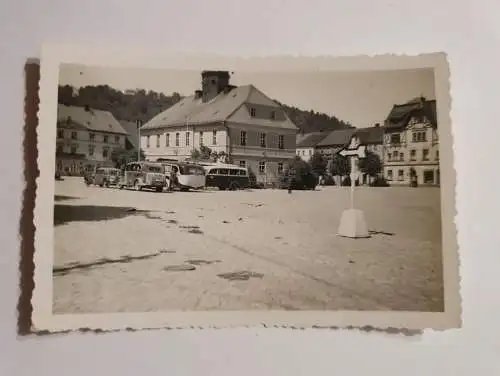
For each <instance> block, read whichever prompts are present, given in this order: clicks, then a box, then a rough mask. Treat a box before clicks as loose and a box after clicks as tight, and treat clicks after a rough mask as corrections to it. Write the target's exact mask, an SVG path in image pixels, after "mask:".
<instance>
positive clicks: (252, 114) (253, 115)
mask: <svg viewBox="0 0 500 376" xmlns="http://www.w3.org/2000/svg"><path fill="white" fill-rule="evenodd" d="M255 114H256V111H255V108H253V107H252V108H251V109H250V116H251V117H255Z"/></svg>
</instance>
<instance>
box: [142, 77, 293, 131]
mask: <svg viewBox="0 0 500 376" xmlns="http://www.w3.org/2000/svg"><path fill="white" fill-rule="evenodd" d="M246 104H247V105H252V104H255V105H257V106H262V105H264V106H272V107H276V108H277V109H281V106H279V105H278V104H277V103H276V102H274V101H273V100H271V99H270V98H269V97H267V96H266V95H265V94H264V93H262V92H261V91H260V90H258V89H257V88H256V87H254V86H253V85H245V86H238V87H235V88H233V89H232V90H231V91H229V92H221V93H220V94H218V95H217V96H216V97H215V98H213V99H212V100H210V101H208V102H206V103H203V101H202V98H197V97H196V96H195V95H192V96H189V97H186V98H184V99H182V100H181V101H179V102H177V103H176V104H174V105H173V106H172V107H170V108H168V109H167V110H165V111H163V112H162V113H160V114H158V115H156V116H155V117H154V118H152V119H151V120H150V121H149V122H147V123H146V124H144V126H142V127H141V130H148V129H161V128H168V127H173V126H179V125H181V126H182V125H186V124H188V125H197V124H207V123H215V122H222V121H232V122H236V123H238V122H244V123H245V124H255V125H264V126H272V127H279V128H288V129H297V127H296V126H295V124H293V122H292V121H291V120H290V119H289V118H288V117H287V116H286V115H284V117H283V119H278V120H271V119H261V118H251V117H250V116H248V114H247V112H248V108H244V107H246V106H244V105H246Z"/></svg>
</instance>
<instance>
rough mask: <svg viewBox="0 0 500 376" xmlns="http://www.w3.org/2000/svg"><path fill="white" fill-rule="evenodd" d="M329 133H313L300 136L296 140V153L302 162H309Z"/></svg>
mask: <svg viewBox="0 0 500 376" xmlns="http://www.w3.org/2000/svg"><path fill="white" fill-rule="evenodd" d="M328 134H329V132H327V131H325V132H312V133H305V134H298V135H297V139H296V143H297V146H296V153H297V156H298V157H300V158H301V159H302V160H304V161H306V162H309V160H310V159H311V157H312V156H313V155H314V153H315V152H316V146H317V145H318V143H320V142H321V141H323V140H324V139H325V138H326V136H328Z"/></svg>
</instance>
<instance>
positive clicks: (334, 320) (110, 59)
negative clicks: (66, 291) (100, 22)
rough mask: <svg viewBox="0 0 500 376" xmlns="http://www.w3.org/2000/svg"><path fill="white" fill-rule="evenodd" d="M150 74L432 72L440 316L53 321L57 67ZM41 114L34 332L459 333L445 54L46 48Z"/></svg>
mask: <svg viewBox="0 0 500 376" xmlns="http://www.w3.org/2000/svg"><path fill="white" fill-rule="evenodd" d="M61 63H73V64H82V65H94V66H103V65H105V66H113V67H130V68H132V67H135V68H139V67H140V68H153V69H186V70H188V69H189V70H191V69H192V70H202V69H228V70H235V71H262V72H264V71H267V72H272V71H282V72H283V71H290V72H291V71H367V70H396V69H415V68H434V72H435V85H436V100H437V111H438V122H439V133H440V165H441V166H440V170H441V182H442V184H441V210H442V231H443V278H444V290H445V291H444V292H445V294H444V295H445V299H444V303H445V312H440V313H430V312H397V311H387V312H383V311H379V312H371V311H370V312H368V311H168V312H155V313H112V314H111V313H110V314H84V315H71V314H64V315H53V313H52V300H53V296H52V295H53V292H52V266H53V250H54V226H53V215H54V184H55V183H54V172H55V154H54V150H55V147H56V145H55V139H56V137H55V136H56V123H57V86H58V80H59V65H60V64H61ZM40 77H41V78H40V110H39V113H38V118H39V126H38V130H37V134H38V151H39V153H38V168H39V170H40V176H39V178H38V179H37V196H36V201H35V211H34V221H35V226H36V233H35V254H34V264H35V271H34V282H35V289H34V291H33V298H32V306H33V315H32V322H33V331H49V332H58V331H66V330H76V329H91V330H98V329H100V330H119V329H145V328H193V327H235V326H260V325H265V326H286V327H294V328H308V327H339V328H343V327H366V326H370V327H375V328H380V329H387V328H396V329H410V330H415V329H416V330H419V329H427V328H429V329H437V330H442V329H448V328H458V327H460V326H461V300H460V293H459V288H460V277H459V273H458V270H459V268H458V267H459V257H458V244H457V232H456V226H455V214H456V210H455V184H456V177H455V169H454V158H453V139H452V131H451V121H450V106H451V97H450V87H449V68H448V63H447V59H446V54H444V53H432V54H421V55H418V56H409V55H398V56H396V55H380V56H373V57H371V56H356V57H336V58H333V57H326V56H325V57H292V56H276V57H251V58H245V57H229V56H214V55H188V54H174V53H162V52H159V51H146V50H143V49H141V48H131V47H130V46H129V47H126V48H125V47H124V48H120V47H105V48H97V47H96V46H81V45H47V46H44V48H43V49H42V54H41V72H40Z"/></svg>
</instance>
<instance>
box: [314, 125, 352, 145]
mask: <svg viewBox="0 0 500 376" xmlns="http://www.w3.org/2000/svg"><path fill="white" fill-rule="evenodd" d="M356 130H357V129H356V128H346V129H337V130H335V131H331V132H330V133H329V134H328V136H326V137H325V138H324V139H323V140H322V141H321V142H319V143H318V144H317V146H319V147H339V146H345V145H347V144H348V143H349V142H350V141H351V137H352V136H353V134H354V133H355V132H356Z"/></svg>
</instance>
